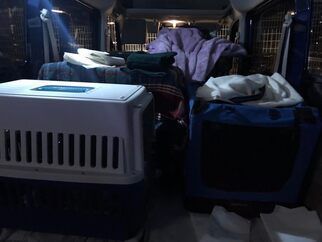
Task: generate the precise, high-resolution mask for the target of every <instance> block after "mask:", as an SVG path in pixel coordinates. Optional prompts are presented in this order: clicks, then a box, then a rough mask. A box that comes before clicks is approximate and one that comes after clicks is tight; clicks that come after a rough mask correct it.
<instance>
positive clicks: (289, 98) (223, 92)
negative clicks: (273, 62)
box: [197, 73, 303, 107]
mask: <svg viewBox="0 0 322 242" xmlns="http://www.w3.org/2000/svg"><path fill="white" fill-rule="evenodd" d="M264 87H265V93H264V95H263V97H262V98H261V99H259V100H255V101H249V102H245V103H244V104H247V105H257V106H262V107H286V106H294V105H296V104H299V103H301V102H303V98H302V97H301V96H300V94H298V93H297V91H296V90H295V89H294V88H293V87H292V86H291V85H290V84H289V83H288V82H287V81H286V80H285V79H284V78H283V77H282V76H281V75H280V74H278V73H275V74H274V75H272V76H271V77H270V76H264V75H261V74H255V75H250V76H241V75H230V76H222V77H217V78H213V77H211V78H210V79H209V80H208V81H207V82H206V83H205V85H204V86H202V87H200V88H199V89H198V90H197V97H198V98H201V99H203V100H205V101H215V100H217V101H220V100H221V101H226V102H231V99H232V98H236V97H249V96H253V95H258V94H260V92H261V88H264Z"/></svg>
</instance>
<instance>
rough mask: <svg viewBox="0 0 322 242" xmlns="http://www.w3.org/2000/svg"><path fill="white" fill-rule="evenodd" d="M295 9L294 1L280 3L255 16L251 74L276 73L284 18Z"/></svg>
mask: <svg viewBox="0 0 322 242" xmlns="http://www.w3.org/2000/svg"><path fill="white" fill-rule="evenodd" d="M294 8H295V6H294V1H292V0H288V1H280V2H278V3H277V4H276V5H274V6H272V7H270V8H267V10H265V11H264V12H260V13H256V14H255V16H254V19H256V20H255V22H254V26H255V27H254V32H253V33H254V35H253V47H252V48H253V49H252V53H251V59H250V65H249V67H250V70H249V72H250V73H262V74H267V75H270V74H272V73H273V72H274V65H275V60H276V54H277V50H278V45H279V42H280V38H281V33H282V26H283V22H284V17H285V15H286V13H287V12H288V11H292V10H294Z"/></svg>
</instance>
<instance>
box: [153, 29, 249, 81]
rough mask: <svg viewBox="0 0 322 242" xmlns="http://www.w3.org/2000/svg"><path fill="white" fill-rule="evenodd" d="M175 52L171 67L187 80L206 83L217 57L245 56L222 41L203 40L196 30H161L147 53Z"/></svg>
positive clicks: (219, 39)
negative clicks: (176, 69) (177, 68)
mask: <svg viewBox="0 0 322 242" xmlns="http://www.w3.org/2000/svg"><path fill="white" fill-rule="evenodd" d="M170 51H173V52H176V53H177V55H176V57H175V63H174V65H175V66H177V67H179V68H180V69H181V70H182V71H183V73H184V75H185V78H186V79H187V81H191V80H194V81H201V82H203V81H205V80H206V78H207V76H208V75H209V74H210V72H211V71H212V69H213V67H214V66H215V64H216V62H217V60H218V59H219V57H220V56H223V55H225V56H237V55H238V56H239V55H246V50H245V49H244V48H243V47H242V46H240V45H237V44H234V43H232V42H230V41H228V40H225V39H221V38H213V39H210V40H206V39H204V38H203V37H202V34H201V33H200V31H199V30H198V29H195V28H177V29H167V28H163V29H162V30H161V31H160V32H159V34H158V37H157V39H156V40H154V41H153V42H151V43H150V44H149V45H148V52H149V53H160V52H170Z"/></svg>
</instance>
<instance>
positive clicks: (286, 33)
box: [274, 12, 292, 77]
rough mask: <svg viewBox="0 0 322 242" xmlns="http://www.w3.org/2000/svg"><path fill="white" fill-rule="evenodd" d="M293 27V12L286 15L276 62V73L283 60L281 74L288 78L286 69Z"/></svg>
mask: <svg viewBox="0 0 322 242" xmlns="http://www.w3.org/2000/svg"><path fill="white" fill-rule="evenodd" d="M291 25H292V12H287V14H286V15H285V21H284V23H283V28H282V36H281V39H280V42H279V45H278V51H277V56H276V61H275V67H274V72H279V70H280V64H281V59H282V67H281V72H280V74H281V75H282V76H283V77H286V69H287V62H288V52H289V48H290V38H291Z"/></svg>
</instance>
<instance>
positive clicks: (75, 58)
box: [64, 52, 106, 69]
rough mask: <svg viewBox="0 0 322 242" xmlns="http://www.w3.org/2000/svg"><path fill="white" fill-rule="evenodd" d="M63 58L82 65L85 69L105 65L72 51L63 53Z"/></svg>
mask: <svg viewBox="0 0 322 242" xmlns="http://www.w3.org/2000/svg"><path fill="white" fill-rule="evenodd" d="M64 60H65V61H67V62H68V63H71V64H74V65H78V66H83V67H85V68H86V69H91V68H97V67H106V65H102V64H99V63H97V62H95V61H92V60H91V59H88V58H86V57H84V56H82V55H79V54H73V53H68V52H65V53H64Z"/></svg>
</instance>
